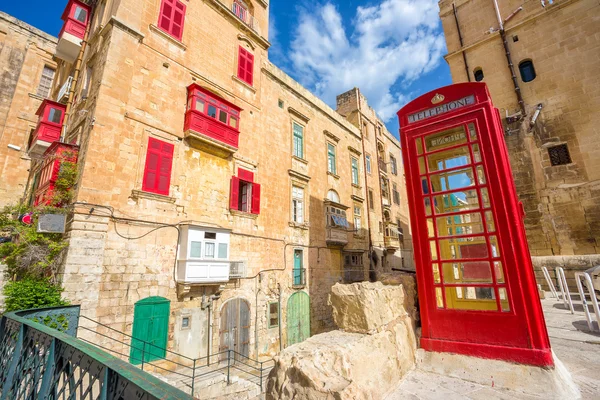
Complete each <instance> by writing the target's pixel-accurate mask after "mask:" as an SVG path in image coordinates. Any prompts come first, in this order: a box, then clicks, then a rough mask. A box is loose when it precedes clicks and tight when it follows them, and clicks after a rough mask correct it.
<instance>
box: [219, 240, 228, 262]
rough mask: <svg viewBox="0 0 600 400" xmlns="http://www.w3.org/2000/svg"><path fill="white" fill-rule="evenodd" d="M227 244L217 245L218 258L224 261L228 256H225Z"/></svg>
mask: <svg viewBox="0 0 600 400" xmlns="http://www.w3.org/2000/svg"><path fill="white" fill-rule="evenodd" d="M227 249H228V246H227V243H219V258H220V259H222V260H226V259H227V257H228V255H227Z"/></svg>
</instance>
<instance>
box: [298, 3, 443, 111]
mask: <svg viewBox="0 0 600 400" xmlns="http://www.w3.org/2000/svg"><path fill="white" fill-rule="evenodd" d="M437 4H438V1H437V0H384V1H382V2H381V3H379V4H378V5H374V6H369V7H358V8H357V10H356V16H355V18H354V21H352V25H353V29H351V30H350V29H348V30H347V29H345V26H344V22H343V20H342V17H341V15H340V13H339V12H338V10H337V9H336V8H335V6H333V5H332V4H330V3H327V4H324V5H321V6H315V7H313V8H312V10H311V12H310V13H308V12H307V11H306V10H303V11H301V12H300V14H299V23H298V26H297V28H296V31H295V32H294V39H293V41H292V45H291V55H290V59H291V62H292V64H293V68H294V71H295V75H296V77H297V78H298V79H299V80H300V82H301V83H302V84H304V85H306V86H308V87H310V88H312V89H313V90H314V91H315V92H316V94H317V95H318V96H320V97H322V98H323V99H324V100H325V101H326V102H327V103H329V104H330V105H335V96H336V95H338V94H341V93H343V92H345V91H347V90H349V89H351V88H353V87H355V86H356V87H359V88H360V89H361V91H362V93H364V94H365V96H367V98H368V100H369V102H370V104H371V105H372V106H373V108H375V110H377V112H378V113H379V115H380V117H381V118H382V119H383V120H384V121H389V120H390V119H392V118H393V117H394V116H395V113H396V112H397V111H398V109H399V108H400V107H401V106H402V105H403V104H405V103H406V101H407V100H409V99H408V98H407V96H406V94H403V93H402V92H400V91H399V90H397V89H395V88H396V87H398V86H402V85H407V84H409V83H411V82H412V81H414V80H416V79H417V78H419V76H420V75H422V74H424V73H427V72H429V71H431V70H433V69H435V68H436V67H437V65H438V63H439V62H440V59H441V56H442V53H443V51H444V49H445V41H444V37H443V34H442V32H441V28H440V23H439V17H438V5H437ZM347 31H350V32H351V34H350V35H348V34H347V33H346V32H347Z"/></svg>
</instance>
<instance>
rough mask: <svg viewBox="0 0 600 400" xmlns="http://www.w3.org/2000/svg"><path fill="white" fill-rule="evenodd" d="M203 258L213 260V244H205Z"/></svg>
mask: <svg viewBox="0 0 600 400" xmlns="http://www.w3.org/2000/svg"><path fill="white" fill-rule="evenodd" d="M204 257H205V258H215V244H214V243H205V247H204Z"/></svg>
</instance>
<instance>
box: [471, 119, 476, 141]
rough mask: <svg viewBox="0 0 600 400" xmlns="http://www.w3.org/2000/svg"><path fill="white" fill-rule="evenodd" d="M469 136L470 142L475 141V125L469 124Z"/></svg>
mask: <svg viewBox="0 0 600 400" xmlns="http://www.w3.org/2000/svg"><path fill="white" fill-rule="evenodd" d="M469 135H470V136H471V141H472V142H473V141H475V140H477V131H476V130H475V124H473V123H471V124H469Z"/></svg>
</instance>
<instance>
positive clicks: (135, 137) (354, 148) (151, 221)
mask: <svg viewBox="0 0 600 400" xmlns="http://www.w3.org/2000/svg"><path fill="white" fill-rule="evenodd" d="M184 3H185V4H186V5H187V9H186V17H185V26H184V30H183V36H182V39H181V40H176V39H174V38H173V37H171V36H170V35H169V34H167V33H165V32H163V31H162V30H161V29H160V28H158V27H157V24H158V16H159V13H160V10H161V8H160V7H161V1H160V0H145V1H142V0H121V1H113V0H107V1H100V2H98V3H97V5H96V8H95V10H94V12H93V16H92V20H91V22H90V24H91V25H90V29H89V37H88V40H87V48H86V50H85V52H84V54H83V58H82V65H81V68H80V71H81V75H80V79H79V80H78V81H77V82H75V83H74V84H73V105H72V108H71V109H70V110H68V118H67V119H66V120H65V125H66V129H65V140H66V141H67V142H68V143H75V144H77V145H79V147H80V151H79V162H78V167H79V177H78V183H77V185H76V187H75V188H74V195H75V204H74V212H73V217H72V218H71V220H70V221H69V226H68V233H67V237H68V238H69V241H70V247H69V250H68V254H67V255H66V257H65V262H64V265H63V267H62V270H61V277H62V282H63V285H64V287H65V295H66V296H67V297H68V298H69V299H70V300H71V301H72V302H73V303H75V304H81V305H82V314H83V315H85V316H87V317H88V318H91V319H93V320H96V321H98V322H100V323H102V324H104V325H106V327H98V326H95V325H94V323H93V322H90V321H88V322H86V323H87V324H89V326H86V327H87V328H89V331H88V330H86V332H87V333H85V335H88V336H89V338H88V339H89V340H92V341H93V342H94V343H99V344H102V345H103V347H106V348H111V349H114V350H116V351H119V352H120V353H123V354H128V353H129V350H128V349H127V347H124V346H123V347H121V346H120V345H119V344H118V343H116V342H115V341H114V340H111V339H107V338H106V337H101V336H99V335H95V334H94V333H93V332H104V331H106V330H107V329H114V330H116V331H119V332H124V333H126V334H131V333H132V331H133V330H134V314H135V310H136V303H138V302H139V301H140V300H144V299H148V298H152V297H159V298H162V299H166V300H168V301H170V306H169V324H168V348H169V350H172V351H174V352H176V353H179V354H182V355H184V356H187V357H190V358H196V357H204V356H206V355H207V354H209V353H210V354H215V353H217V352H218V351H219V350H220V349H222V348H223V345H224V344H223V341H224V340H226V338H227V334H225V333H223V331H224V324H225V323H226V322H227V320H226V318H225V315H226V314H227V312H228V310H230V308H231V306H232V305H233V304H236V302H238V300H237V299H241V302H239V303H237V304H240V306H239V307H241V308H245V307H247V309H248V311H247V312H241V316H240V318H242V319H244V321H246V322H244V323H243V324H242V325H245V326H237V328H236V330H240V329H241V328H243V330H244V331H245V335H247V337H245V338H244V339H241V340H242V342H244V343H241V344H240V343H238V345H245V346H247V347H248V354H249V355H250V357H263V356H272V355H274V354H276V353H277V352H279V351H280V350H281V349H282V348H283V347H285V346H287V345H289V344H291V342H292V340H294V341H297V340H298V337H299V335H300V340H302V339H303V338H304V337H302V335H303V334H299V333H298V332H296V329H299V330H300V331H302V332H304V329H305V326H306V324H309V325H310V328H309V329H308V334H316V333H319V332H324V331H329V330H332V329H335V327H336V326H335V323H334V320H333V316H332V308H331V305H330V304H329V303H328V295H329V293H330V291H331V287H332V286H333V285H334V284H336V283H339V282H343V281H347V280H368V279H369V260H370V257H369V256H370V254H371V252H372V250H373V249H372V248H371V247H370V243H372V244H373V247H374V246H375V242H377V243H378V245H379V246H380V247H382V246H381V243H383V235H382V231H378V235H379V236H377V237H373V238H371V239H370V232H369V231H370V230H369V229H368V228H369V227H370V228H371V229H373V223H374V222H371V224H369V223H367V190H366V187H367V185H372V186H377V185H376V184H375V183H373V184H372V183H370V182H371V181H370V180H369V179H371V178H365V174H364V171H365V158H364V154H365V150H364V145H363V143H366V141H364V140H363V133H362V132H361V130H360V129H359V128H357V127H356V126H355V124H354V123H353V122H352V121H349V120H348V119H347V118H348V116H344V115H341V114H340V113H338V112H336V111H334V110H333V109H331V108H330V107H329V106H327V105H326V104H325V103H324V102H323V101H321V100H320V99H318V98H317V97H315V96H314V95H312V94H311V93H310V92H309V91H308V90H306V89H305V88H304V87H302V86H301V85H300V84H298V83H297V82H295V81H294V80H293V79H292V78H290V77H289V76H287V75H286V74H285V73H284V72H283V71H281V70H280V69H278V68H277V67H276V66H274V65H273V64H271V63H270V62H269V61H268V57H267V51H268V48H269V45H270V44H269V42H268V39H267V38H268V32H267V31H268V11H269V9H268V4H267V2H264V1H262V0H252V1H246V2H245V3H246V6H247V7H248V10H249V11H248V12H249V13H251V14H252V15H253V19H252V20H251V21H252V23H249V22H248V21H246V22H247V23H244V22H242V21H241V20H240V18H239V16H237V15H236V14H235V13H234V12H233V11H232V10H234V8H232V4H233V2H232V1H231V0H224V1H218V0H209V1H205V2H194V3H187V2H184ZM61 40H62V39H61ZM239 47H242V48H244V49H245V50H246V51H248V52H250V53H252V54H253V55H254V79H253V83H252V85H250V84H248V83H246V82H244V81H242V80H241V79H239V78H238V77H237V71H238V54H239V53H238V48H239ZM74 74H75V67H74V65H73V64H69V63H67V62H65V61H59V66H58V73H57V81H56V83H55V86H54V91H53V93H54V95H56V93H57V90H58V88H60V87H61V86H62V84H63V83H64V82H65V81H66V80H67V79H68V78H69V76H73V75H74ZM193 83H195V84H197V85H199V86H200V87H202V88H204V89H205V90H208V91H209V92H210V93H213V94H214V95H215V96H216V97H218V98H220V99H223V100H225V101H226V102H228V104H232V105H234V106H236V107H238V108H240V109H241V110H242V111H241V113H240V122H239V127H240V134H239V146H238V148H237V149H234V150H231V149H227V148H226V147H224V146H222V145H221V144H219V143H215V141H214V140H213V141H210V140H206V138H203V139H202V140H197V139H192V138H189V137H187V136H188V135H189V133H186V132H184V124H185V121H184V119H185V115H186V111H187V110H188V108H187V101H188V98H187V90H186V88H187V87H189V86H190V85H191V84H193ZM362 102H363V103H364V108H365V109H368V105H367V104H366V100H365V99H364V98H362ZM370 112H371V117H370V118H371V119H372V121H376V117H375V115H374V112H373V111H372V110H371V111H370ZM294 124H296V125H298V126H301V127H303V134H304V140H303V155H302V157H298V156H296V155H294V154H295V153H294V149H293V127H294ZM379 124H381V123H380V122H379ZM373 132H374V131H373ZM381 135H382V139H381V141H382V142H384V143H385V145H386V149H385V151H386V154H388V155H389V154H393V156H394V157H395V158H396V160H397V163H398V164H397V165H398V168H399V171H398V175H397V178H394V179H395V182H397V184H398V190H399V192H400V193H405V192H404V182H403V174H402V170H401V158H400V148H399V146H398V143H397V141H395V144H393V143H394V140H395V139H393V138H392V136H391V135H389V133H387V132H386V133H385V135H386V136H385V137H386V139H383V135H384V133H382V134H381ZM150 138H153V139H157V140H160V141H162V142H164V143H167V144H170V145H172V146H173V149H174V150H173V155H172V159H173V161H172V170H171V173H170V185H169V188H168V194H166V195H164V194H156V193H150V192H148V191H147V190H144V168H145V163H146V158H147V151H148V143H149V139H150ZM372 140H373V139H372ZM373 143H374V142H373ZM330 146H333V148H334V149H335V168H334V169H333V171H331V170H330V169H331V168H330V167H328V165H329V164H330V163H328V151H329V149H330V148H331V147H330ZM371 152H372V154H374V150H371ZM353 159H354V160H355V161H353ZM372 162H373V164H372V165H373V167H375V168H376V163H375V159H373V161H372ZM353 167H354V168H353ZM39 168H40V165H39V163H36V164H35V165H34V166H33V168H32V176H35V175H36V174H38V173H39ZM240 168H241V169H243V170H246V171H250V172H252V174H253V179H254V182H256V183H258V184H260V185H261V189H260V212H255V213H249V212H241V211H238V210H234V209H231V207H230V199H231V196H232V194H231V187H232V177H235V176H237V175H238V174H239V173H240V172H239V171H240ZM356 169H357V170H358V175H356ZM373 174H374V176H376V174H377V171H376V170H375V171H373ZM353 176H354V178H355V179H356V177H358V181H357V182H354V184H353ZM375 182H378V180H377V181H375ZM293 187H296V188H301V189H303V193H304V197H303V204H304V213H303V214H304V215H303V217H304V218H303V220H302V221H301V222H298V221H294V217H293V212H292V210H293V207H292V188H293ZM377 196H379V195H377ZM375 198H376V199H377V201H378V202H379V197H375ZM400 199H401V201H406V195H404V194H400ZM396 206H397V205H396ZM396 206H393V207H396ZM332 207H333V208H334V209H336V210H345V212H346V217H347V220H348V222H349V225H348V226H347V227H346V228H343V229H340V227H339V226H335V225H333V222H332V221H334V220H333V219H332V218H331V217H330V215H328V212H330V209H331V208H332ZM355 208H357V211H360V212H359V213H358V214H359V215H360V216H359V218H360V221H359V224H360V229H355V224H354V219H353V217H354V209H355ZM376 213H379V216H377V215H375V214H376ZM369 215H370V217H369V218H370V219H372V220H374V221H382V216H381V208H380V207H379V206H378V208H376V209H375V210H374V211H372V212H371V213H370V214H369ZM393 218H397V219H399V220H401V221H402V222H403V223H404V224H406V225H408V219H407V218H408V213H407V212H406V213H405V212H404V211H403V209H401V208H400V207H397V208H394V209H393ZM190 227H192V228H190ZM189 229H202V230H203V231H218V232H221V233H223V234H224V235H227V236H228V238H229V243H228V244H229V251H228V255H229V257H228V259H229V260H230V261H231V262H233V263H234V264H236V265H238V266H243V269H244V270H245V273H244V274H242V275H241V276H239V275H238V276H237V277H236V278H231V279H230V280H229V281H228V282H219V283H212V284H208V283H194V282H190V281H186V280H185V279H182V278H180V276H179V275H178V274H179V273H180V272H181V270H182V265H186V264H185V263H186V261H185V258H186V256H184V255H182V254H181V252H180V249H181V247H182V246H183V245H186V244H187V242H185V241H186V240H187V239H186V238H185V235H187V233H185V232H188V230H189ZM405 232H406V231H405ZM382 249H383V247H382ZM396 256H398V257H400V256H404V254H403V253H399V252H396ZM300 261H301V267H302V268H304V269H305V271H306V272H305V273H304V275H303V277H305V279H300V281H301V282H297V281H296V278H297V277H296V278H295V277H294V272H293V268H294V265H295V263H297V262H300ZM349 261H350V263H349ZM410 263H411V262H410ZM410 263H409V262H407V263H406V264H407V265H410ZM390 265H392V264H390ZM394 265H397V266H402V261H401V260H396V261H395V264H394ZM390 268H391V267H390ZM306 295H308V296H309V299H310V300H309V302H307V303H302V304H300V306H296V303H295V302H294V301H295V300H298V299H300V298H302V296H306ZM292 299H294V301H292ZM230 300H235V302H233V301H230ZM303 304H305V306H306V309H304V308H302V307H304V305H303ZM275 305H278V308H279V310H280V315H279V317H280V318H275V321H273V319H272V318H269V317H273V312H272V307H274V306H275ZM290 310H292V311H290ZM290 312H293V314H294V315H295V317H294V318H292V317H289V318H288V315H289V313H290ZM298 314H299V316H298ZM275 315H277V314H275ZM303 317H306V318H308V320H307V321H305V320H304V319H302V318H303ZM296 318H298V320H296ZM184 320H185V323H184ZM298 321H301V322H298ZM246 324H247V325H246ZM300 325H302V326H300ZM290 327H291V328H293V330H294V334H291V333H290ZM111 332H112V333H111V335H113V336H114V335H115V334H116V333H115V331H111ZM107 336H108V335H107ZM122 339H123V341H125V342H128V341H129V339H128V337H125V336H123V338H122ZM119 340H120V339H119Z"/></svg>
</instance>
